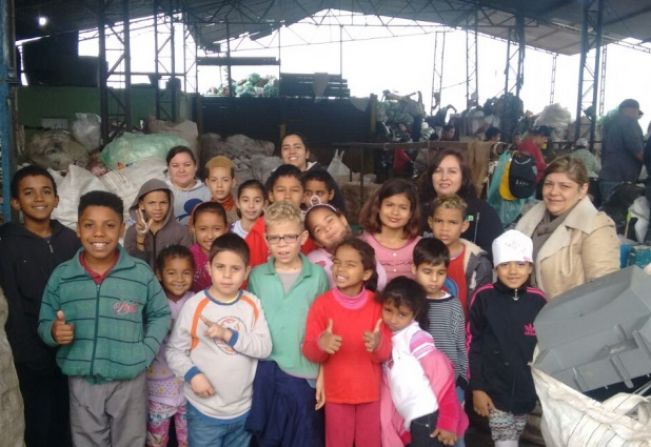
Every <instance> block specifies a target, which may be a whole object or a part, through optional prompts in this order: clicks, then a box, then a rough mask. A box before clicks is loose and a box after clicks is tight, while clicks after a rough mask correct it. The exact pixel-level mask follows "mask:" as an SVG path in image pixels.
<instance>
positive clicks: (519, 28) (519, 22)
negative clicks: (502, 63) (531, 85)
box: [504, 14, 526, 98]
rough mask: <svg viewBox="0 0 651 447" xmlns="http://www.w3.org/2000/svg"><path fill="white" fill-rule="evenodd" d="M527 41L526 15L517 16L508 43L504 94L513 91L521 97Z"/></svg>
mask: <svg viewBox="0 0 651 447" xmlns="http://www.w3.org/2000/svg"><path fill="white" fill-rule="evenodd" d="M525 48H526V41H525V35H524V16H523V15H521V14H518V15H516V16H515V26H512V27H510V28H509V38H508V41H507V45H506V67H505V68H504V94H505V95H506V94H507V93H512V94H514V95H515V96H516V97H518V98H519V97H520V90H521V89H522V84H524V56H525Z"/></svg>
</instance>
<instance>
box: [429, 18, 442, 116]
mask: <svg viewBox="0 0 651 447" xmlns="http://www.w3.org/2000/svg"><path fill="white" fill-rule="evenodd" d="M445 34H446V32H445V31H436V32H435V33H434V66H433V68H432V105H431V108H430V115H434V112H435V111H436V109H437V108H438V107H439V106H440V105H441V99H442V96H443V69H444V68H445V67H444V62H445Z"/></svg>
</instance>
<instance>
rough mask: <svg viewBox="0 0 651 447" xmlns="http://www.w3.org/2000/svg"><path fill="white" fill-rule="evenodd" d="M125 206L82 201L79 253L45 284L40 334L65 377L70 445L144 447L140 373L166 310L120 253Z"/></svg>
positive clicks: (145, 271) (113, 199)
mask: <svg viewBox="0 0 651 447" xmlns="http://www.w3.org/2000/svg"><path fill="white" fill-rule="evenodd" d="M123 212H124V208H123V204H122V200H121V199H120V198H119V197H118V196H116V195H115V194H112V193H109V192H105V191H91V192H89V193H87V194H84V195H83V196H81V198H80V199H79V209H78V216H79V218H78V219H79V220H78V223H77V235H78V236H79V239H80V240H81V244H82V246H83V247H82V249H81V250H80V251H79V252H77V254H75V256H74V257H73V258H72V259H70V260H69V261H66V262H64V263H63V264H61V265H59V266H58V267H57V268H56V269H55V270H54V272H52V276H50V279H49V281H48V283H47V287H46V289H45V293H44V295H43V304H42V305H41V312H40V317H39V326H38V333H39V335H40V336H41V338H42V339H43V341H45V343H47V344H48V345H50V346H59V349H58V352H57V363H58V365H59V367H60V368H61V371H62V372H63V373H64V374H65V375H67V376H68V384H69V387H70V424H71V427H72V441H73V444H74V445H96V446H107V447H108V446H112V447H127V446H134V445H143V444H144V443H145V434H146V432H147V431H146V429H147V386H146V383H145V370H146V369H147V367H148V366H149V365H150V364H151V362H152V360H153V359H154V356H155V355H156V353H157V352H158V348H159V347H160V344H161V342H162V341H163V338H165V334H167V330H168V327H169V323H170V309H169V306H168V305H167V302H166V300H165V294H164V293H163V291H162V289H161V287H160V285H159V284H158V281H156V278H155V277H154V274H153V273H152V271H151V269H150V268H149V266H148V265H147V264H146V263H145V262H143V261H141V260H139V259H136V258H132V257H131V256H129V255H128V254H127V252H126V251H125V250H124V249H123V248H122V247H120V245H119V244H118V240H119V238H120V234H121V233H122V232H123V231H124V222H123V221H122V216H123Z"/></svg>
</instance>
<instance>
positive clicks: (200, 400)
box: [166, 234, 271, 447]
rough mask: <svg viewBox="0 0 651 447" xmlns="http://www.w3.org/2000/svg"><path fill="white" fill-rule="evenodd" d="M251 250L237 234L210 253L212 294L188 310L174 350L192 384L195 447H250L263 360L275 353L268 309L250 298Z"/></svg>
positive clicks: (170, 356)
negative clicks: (245, 286) (249, 421)
mask: <svg viewBox="0 0 651 447" xmlns="http://www.w3.org/2000/svg"><path fill="white" fill-rule="evenodd" d="M248 256H249V250H248V247H247V246H246V243H245V242H244V241H243V240H242V238H240V237H239V236H237V235H235V234H225V235H223V236H220V237H219V238H217V239H215V242H214V243H213V246H212V248H211V249H210V256H209V262H210V264H209V265H210V277H211V279H212V284H211V286H210V287H209V288H208V289H206V290H204V291H202V292H199V293H197V294H196V295H194V296H193V297H192V298H190V299H189V300H188V302H187V303H186V304H185V305H184V306H183V309H182V310H181V314H180V315H179V319H178V321H177V322H176V324H175V325H174V330H173V331H172V336H171V338H170V342H169V344H168V347H167V351H166V357H167V361H168V363H169V365H170V367H171V368H172V370H173V371H174V373H175V374H176V375H177V376H178V377H183V378H184V380H185V390H184V391H185V396H186V398H187V400H188V404H187V410H188V434H189V437H188V440H189V442H190V445H191V446H192V447H210V446H220V445H223V446H229V447H230V446H233V447H248V445H249V441H250V439H251V434H250V433H247V432H246V431H245V430H244V423H245V421H246V418H247V416H248V414H249V410H250V408H251V397H252V394H253V389H252V386H253V377H254V375H255V371H256V366H257V364H258V360H257V359H262V358H266V357H268V356H269V354H270V353H271V336H270V334H269V328H268V327H267V321H266V320H265V314H264V312H262V308H261V305H260V301H259V300H258V298H256V297H255V296H254V295H253V294H251V293H249V292H247V291H245V290H242V289H241V286H242V283H243V282H244V281H245V280H246V278H247V276H248V275H249V271H250V268H249V267H248V262H249V260H248V259H247V258H248Z"/></svg>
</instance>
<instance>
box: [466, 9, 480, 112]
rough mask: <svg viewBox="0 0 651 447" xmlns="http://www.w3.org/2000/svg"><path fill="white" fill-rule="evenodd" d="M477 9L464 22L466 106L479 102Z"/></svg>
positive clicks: (472, 105)
mask: <svg viewBox="0 0 651 447" xmlns="http://www.w3.org/2000/svg"><path fill="white" fill-rule="evenodd" d="M477 15H478V11H477V9H475V10H474V14H472V15H469V16H468V22H467V23H466V108H470V107H474V106H476V105H478V103H479V67H478V63H479V57H478V56H479V54H478V52H479V45H478V33H477V21H478V20H477V18H478V17H477Z"/></svg>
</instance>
